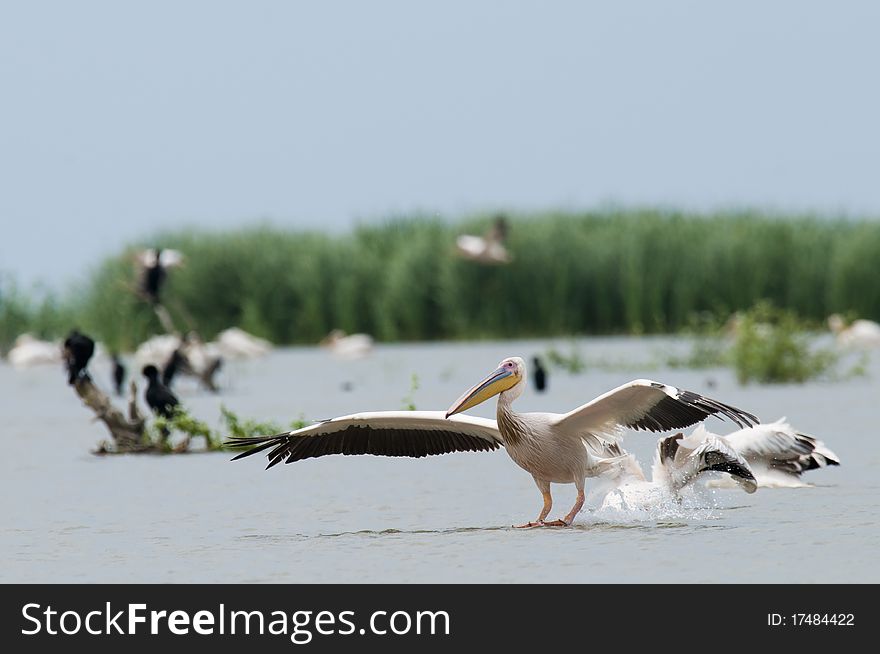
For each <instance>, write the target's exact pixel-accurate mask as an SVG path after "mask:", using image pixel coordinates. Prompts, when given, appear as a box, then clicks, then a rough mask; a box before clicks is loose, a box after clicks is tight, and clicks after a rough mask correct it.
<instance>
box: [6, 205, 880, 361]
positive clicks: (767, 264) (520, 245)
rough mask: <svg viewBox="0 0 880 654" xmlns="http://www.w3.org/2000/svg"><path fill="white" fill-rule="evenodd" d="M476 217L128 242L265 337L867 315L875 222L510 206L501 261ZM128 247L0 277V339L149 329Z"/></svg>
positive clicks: (592, 329) (213, 318)
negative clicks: (477, 259) (31, 280)
mask: <svg viewBox="0 0 880 654" xmlns="http://www.w3.org/2000/svg"><path fill="white" fill-rule="evenodd" d="M490 222H491V217H490V216H485V217H477V218H474V219H472V220H468V221H465V222H463V223H460V224H457V225H451V224H448V223H446V222H444V221H442V220H440V219H433V218H419V217H416V218H410V219H399V220H392V221H389V222H386V223H384V224H381V225H372V226H364V227H360V228H358V229H356V230H354V231H353V232H352V233H350V234H344V235H340V236H332V237H331V236H327V235H323V234H317V233H311V232H293V231H284V230H279V229H274V228H271V227H259V228H251V229H244V230H240V231H235V232H224V233H219V232H205V231H198V232H196V231H184V232H175V233H167V234H160V235H158V236H157V237H156V238H153V239H150V240H149V241H144V242H143V243H139V244H136V245H137V246H138V247H141V246H145V245H161V246H163V247H173V248H176V249H179V250H181V251H183V252H184V253H185V254H186V256H187V259H188V260H187V263H186V266H185V267H184V268H182V269H179V270H174V271H172V273H171V274H170V275H169V280H168V286H167V288H166V289H165V297H166V298H167V306H168V309H169V310H170V312H171V313H172V315H173V316H174V319H175V322H176V323H177V324H180V325H186V326H188V327H195V328H197V329H198V330H199V331H200V333H201V334H202V336H203V337H205V338H206V339H210V338H212V337H213V336H214V335H215V334H216V333H217V332H218V331H219V330H221V329H224V328H226V327H230V326H233V325H237V326H239V327H241V328H242V329H245V330H247V331H249V332H251V333H253V334H256V335H258V336H261V337H264V338H268V339H269V340H271V341H273V342H275V343H279V344H289V343H315V342H317V341H318V340H319V339H320V338H322V337H323V336H325V335H326V334H327V333H328V332H329V331H330V330H331V329H333V328H337V327H338V328H341V329H344V330H346V331H348V332H366V333H369V334H372V335H373V336H374V337H376V338H377V339H378V340H381V341H397V340H432V339H464V338H513V337H553V336H569V335H579V334H613V333H629V334H639V333H671V332H677V331H680V330H682V329H684V328H686V327H687V326H688V324H689V320H690V317H691V316H692V315H694V314H695V313H701V312H708V313H709V314H710V315H712V316H728V315H730V314H731V313H733V312H735V311H738V310H744V309H746V308H748V307H750V306H752V305H753V304H754V303H755V302H756V301H758V300H759V299H762V298H767V299H768V300H770V301H771V302H772V303H773V304H774V305H775V306H778V307H785V308H786V309H789V310H791V311H793V312H794V313H796V314H797V315H798V316H800V317H802V318H804V319H807V320H812V321H816V322H817V323H818V322H819V321H822V320H824V319H825V317H826V316H828V315H829V314H830V313H833V312H841V313H844V312H852V313H853V314H855V315H859V316H861V317H865V318H871V319H880V285H878V284H876V283H875V281H876V270H875V269H876V262H877V261H880V222H874V223H871V222H855V221H846V220H830V219H829V220H821V219H818V218H814V217H809V216H794V217H784V218H783V217H767V216H762V215H758V214H755V213H721V214H717V215H712V216H700V215H688V214H683V213H675V212H659V211H638V210H632V211H623V210H622V211H614V210H609V211H605V212H592V213H585V214H578V215H574V214H547V215H541V216H538V215H536V216H520V217H518V218H517V217H514V218H513V219H512V220H511V229H510V237H509V240H508V247H509V249H510V251H511V252H512V253H513V256H514V260H513V262H512V263H510V264H509V265H505V266H491V267H490V266H481V265H479V264H477V263H474V262H471V261H466V260H463V259H461V258H458V257H457V256H456V254H455V249H454V240H455V236H456V234H459V233H462V232H466V233H475V234H481V233H483V232H484V231H485V230H486V228H487V227H488V225H489V224H490ZM133 249H135V248H134V247H132V250H133ZM132 250H130V251H127V252H125V253H123V254H121V255H120V256H118V257H115V258H112V259H109V260H107V261H105V262H104V263H103V264H102V265H101V266H99V267H98V268H97V269H95V270H93V271H92V274H91V277H90V279H89V281H88V282H86V283H85V284H84V285H83V286H82V287H80V288H78V289H74V290H73V291H71V292H70V293H68V294H65V295H64V297H63V298H61V299H59V298H57V297H54V296H52V295H51V294H48V293H43V294H41V295H40V297H39V298H38V299H36V300H32V299H28V298H27V297H26V296H25V294H23V293H22V292H21V290H20V289H16V287H15V285H14V284H13V283H11V282H10V281H9V280H0V347H3V346H8V345H9V343H10V342H11V340H12V339H14V338H15V336H16V335H17V334H19V333H21V332H22V331H26V330H29V331H33V332H35V333H36V334H37V335H39V336H43V337H47V336H53V337H58V336H61V335H62V334H63V333H65V332H66V330H67V329H69V328H70V327H71V326H73V325H77V326H79V328H80V329H81V330H83V331H85V332H86V333H89V334H92V335H93V336H94V337H96V338H97V339H100V340H101V341H103V342H104V343H105V344H107V345H108V346H109V347H113V348H118V349H121V350H130V349H132V348H134V347H135V346H136V345H137V344H138V343H140V342H142V341H143V340H144V339H145V338H147V337H148V336H150V335H152V334H154V333H160V332H161V331H162V330H161V327H160V326H159V324H158V322H157V319H156V316H155V315H154V313H153V312H152V311H151V309H150V308H149V307H148V306H147V305H146V304H144V303H143V302H141V301H139V300H138V299H137V298H136V297H135V295H134V293H132V291H131V289H132V288H133V286H134V271H133V266H132V263H131V258H130V254H131V251H132Z"/></svg>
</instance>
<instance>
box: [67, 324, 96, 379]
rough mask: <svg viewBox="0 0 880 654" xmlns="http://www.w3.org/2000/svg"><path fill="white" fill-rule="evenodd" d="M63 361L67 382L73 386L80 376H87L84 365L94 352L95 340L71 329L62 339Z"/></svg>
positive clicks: (87, 363)
mask: <svg viewBox="0 0 880 654" xmlns="http://www.w3.org/2000/svg"><path fill="white" fill-rule="evenodd" d="M63 352H64V363H65V365H66V366H67V383H68V384H70V385H71V386H73V385H74V384H75V383H76V381H77V380H78V379H80V378H88V376H89V375H88V373H87V372H86V366H88V365H89V359H91V358H92V355H93V354H94V353H95V341H93V340H92V339H91V338H89V337H88V336H86V335H85V334H81V333H80V332H79V331H78V330H76V329H73V330H71V331H70V333H69V334H68V335H67V338H66V339H65V340H64V348H63Z"/></svg>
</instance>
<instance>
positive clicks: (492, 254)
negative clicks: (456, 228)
mask: <svg viewBox="0 0 880 654" xmlns="http://www.w3.org/2000/svg"><path fill="white" fill-rule="evenodd" d="M509 231H510V228H509V227H508V224H507V218H506V217H505V216H503V215H501V216H498V217H497V218H495V222H494V223H493V224H492V226H491V227H490V228H489V230H488V231H487V232H486V235H485V236H483V237H480V236H473V235H471V234H461V235H460V236H459V237H458V238H456V239H455V247H456V249H457V251H458V254H459V255H460V256H462V257H464V258H465V259H471V260H472V261H477V262H479V263H488V264H501V263H510V261H511V260H512V258H513V257H511V256H510V253H509V252H508V251H507V248H505V247H504V242H505V241H506V240H507V234H508V232H509Z"/></svg>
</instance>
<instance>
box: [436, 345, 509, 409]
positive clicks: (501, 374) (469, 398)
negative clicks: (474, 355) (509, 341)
mask: <svg viewBox="0 0 880 654" xmlns="http://www.w3.org/2000/svg"><path fill="white" fill-rule="evenodd" d="M525 381H526V362H525V361H523V360H522V359H521V358H520V357H508V358H507V359H504V360H503V361H502V362H501V363H499V364H498V367H497V368H496V369H495V370H493V371H492V372H491V373H489V376H487V377H486V378H485V379H484V380H483V381H481V382H480V383H479V384H477V385H476V386H474V387H473V388H471V389H469V390H468V391H467V392H466V393H465V394H464V395H462V396H461V397H460V398H458V399H457V400H456V401H455V403H454V404H453V405H452V406H451V407H449V411H447V412H446V417H447V418H448V417H449V416H451V415H455V414H456V413H461V412H462V411H465V410H466V409H470V408H471V407H474V406H477V405H478V404H482V403H483V402H485V401H486V400H488V399H489V398H490V397H494V396H495V395H498V394H499V393H504V392H508V393H509V394H510V395H511V397H510V399H511V400H514V399H516V398H517V397H519V395H520V393H522V392H523V388H524V387H525Z"/></svg>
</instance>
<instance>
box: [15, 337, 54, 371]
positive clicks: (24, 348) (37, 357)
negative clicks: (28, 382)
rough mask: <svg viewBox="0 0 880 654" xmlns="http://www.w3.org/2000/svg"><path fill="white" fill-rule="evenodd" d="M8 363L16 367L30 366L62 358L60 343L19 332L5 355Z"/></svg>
mask: <svg viewBox="0 0 880 654" xmlns="http://www.w3.org/2000/svg"><path fill="white" fill-rule="evenodd" d="M6 358H7V359H8V361H9V363H10V364H11V365H12V366H13V367H14V368H16V369H19V370H20V369H22V368H30V367H32V366H39V365H43V364H49V363H60V362H61V360H62V353H61V343H54V342H50V341H41V340H39V339H37V338H35V337H34V336H32V335H31V334H20V335H19V336H18V337H17V338H16V339H15V345H13V347H12V349H11V350H9V352H8V353H7V355H6Z"/></svg>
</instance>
